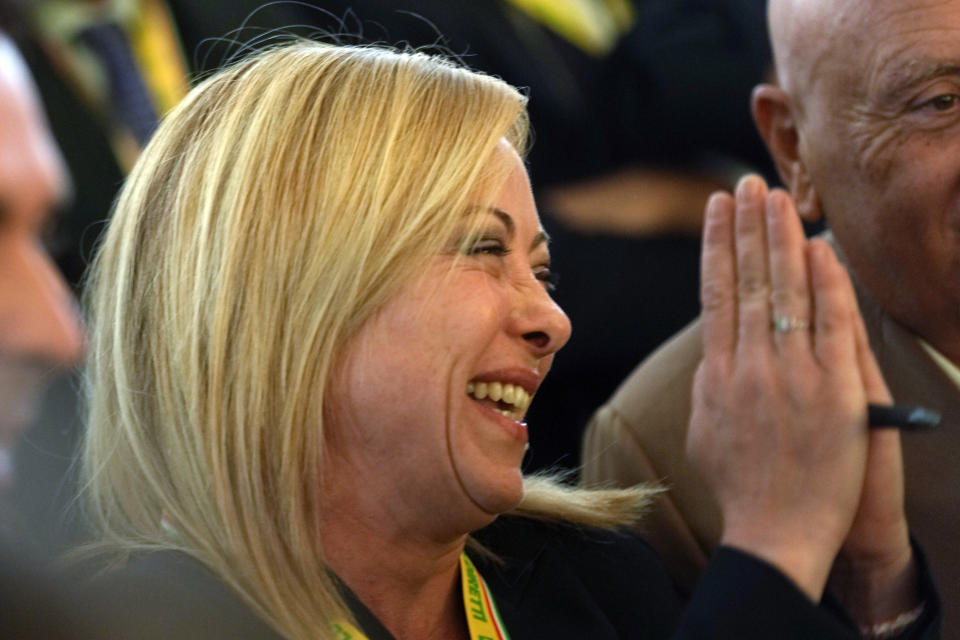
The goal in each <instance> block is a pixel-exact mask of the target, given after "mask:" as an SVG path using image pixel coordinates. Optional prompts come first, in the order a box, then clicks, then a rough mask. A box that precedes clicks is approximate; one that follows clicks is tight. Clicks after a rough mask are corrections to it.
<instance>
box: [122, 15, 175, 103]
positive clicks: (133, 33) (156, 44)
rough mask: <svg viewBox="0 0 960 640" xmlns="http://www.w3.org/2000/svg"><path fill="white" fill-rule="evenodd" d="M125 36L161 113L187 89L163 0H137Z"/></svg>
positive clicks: (170, 22) (170, 21) (169, 17)
mask: <svg viewBox="0 0 960 640" xmlns="http://www.w3.org/2000/svg"><path fill="white" fill-rule="evenodd" d="M128 35H129V37H130V43H131V45H132V46H133V51H134V55H135V56H136V58H137V61H138V62H139V63H140V68H141V72H142V73H143V78H144V81H145V82H146V84H147V89H149V91H150V95H151V96H153V100H154V104H155V105H156V107H157V113H158V114H160V115H161V116H162V115H163V114H165V113H166V112H167V111H169V110H170V109H172V108H173V107H175V106H176V104H177V103H178V102H180V100H181V99H182V98H183V96H185V95H186V94H187V91H188V89H189V88H190V87H189V81H188V75H187V65H186V62H185V61H184V58H183V52H182V51H181V49H180V39H179V37H178V36H177V31H176V28H175V27H174V25H173V18H172V17H171V15H170V11H169V9H168V8H167V5H166V3H165V2H164V1H163V0H140V2H139V11H137V12H136V14H135V17H133V18H132V19H131V21H130V24H129V25H128Z"/></svg>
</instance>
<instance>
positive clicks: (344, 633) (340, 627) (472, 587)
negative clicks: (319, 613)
mask: <svg viewBox="0 0 960 640" xmlns="http://www.w3.org/2000/svg"><path fill="white" fill-rule="evenodd" d="M460 586H461V589H462V592H463V611H464V614H465V615H466V616H467V626H468V628H469V630H470V640H510V634H508V633H507V630H506V628H505V627H504V624H503V621H502V620H501V619H500V613H499V612H498V611H497V606H496V605H495V604H494V602H493V595H492V594H491V593H490V589H489V588H488V587H487V583H486V581H485V580H484V579H483V576H481V575H480V572H479V571H478V570H477V568H476V567H475V566H474V564H473V562H472V561H471V560H470V558H469V557H467V554H466V553H461V554H460ZM333 629H334V631H335V632H336V633H337V635H338V637H339V640H368V638H367V636H366V635H365V634H364V633H363V632H362V631H360V630H359V629H357V628H356V627H355V626H353V625H352V624H350V623H349V622H347V621H346V620H340V621H338V622H334V623H333Z"/></svg>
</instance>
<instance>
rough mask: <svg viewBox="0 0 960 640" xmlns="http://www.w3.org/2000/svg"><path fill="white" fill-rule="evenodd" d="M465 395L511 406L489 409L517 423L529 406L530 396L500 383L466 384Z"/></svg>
mask: <svg viewBox="0 0 960 640" xmlns="http://www.w3.org/2000/svg"><path fill="white" fill-rule="evenodd" d="M467 395H469V396H471V397H473V398H476V399H477V400H484V399H490V400H492V401H494V402H501V403H504V404H507V405H511V407H512V410H511V409H500V408H496V407H491V408H492V409H493V410H494V411H496V412H497V413H500V414H502V415H504V416H506V417H508V418H510V419H511V420H517V421H518V422H519V421H520V420H521V419H522V418H523V412H524V411H526V410H527V407H529V406H530V394H529V393H527V391H526V389H524V388H523V387H520V386H518V385H514V384H509V383H502V382H468V383H467Z"/></svg>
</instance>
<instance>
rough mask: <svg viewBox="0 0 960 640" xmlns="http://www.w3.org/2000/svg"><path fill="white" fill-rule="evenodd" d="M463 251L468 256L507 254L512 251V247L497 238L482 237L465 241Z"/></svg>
mask: <svg viewBox="0 0 960 640" xmlns="http://www.w3.org/2000/svg"><path fill="white" fill-rule="evenodd" d="M463 252H464V253H465V254H466V255H468V256H476V255H489V256H500V257H502V256H505V255H507V254H508V253H510V249H508V248H507V246H506V245H505V244H504V243H503V241H501V240H499V239H497V238H480V239H479V240H474V241H471V242H466V243H464V249H463Z"/></svg>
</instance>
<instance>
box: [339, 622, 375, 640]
mask: <svg viewBox="0 0 960 640" xmlns="http://www.w3.org/2000/svg"><path fill="white" fill-rule="evenodd" d="M333 630H334V631H335V632H336V634H337V638H339V640H367V636H365V635H364V634H363V631H360V629H357V628H356V627H355V626H353V625H352V624H350V623H349V622H347V621H346V620H340V621H339V622H334V623H333Z"/></svg>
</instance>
